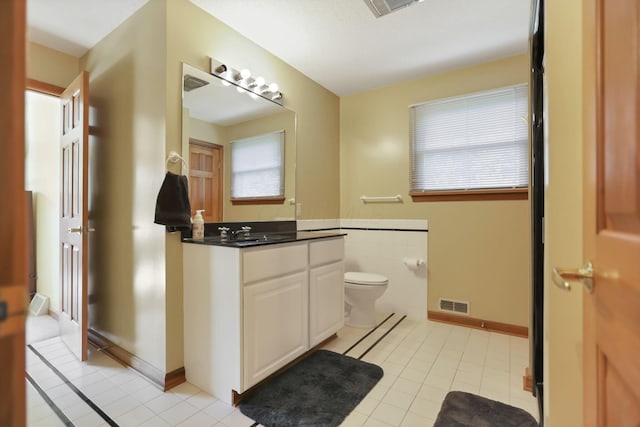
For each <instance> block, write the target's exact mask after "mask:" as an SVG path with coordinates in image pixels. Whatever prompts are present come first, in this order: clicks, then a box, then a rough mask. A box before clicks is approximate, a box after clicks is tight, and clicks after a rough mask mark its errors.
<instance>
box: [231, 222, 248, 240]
mask: <svg viewBox="0 0 640 427" xmlns="http://www.w3.org/2000/svg"><path fill="white" fill-rule="evenodd" d="M231 233H232V234H233V236H235V237H236V239H237V238H238V237H242V238H245V239H247V238H249V234H250V233H251V227H250V226H248V225H245V226H243V227H241V228H240V230H235V231H232V232H231Z"/></svg>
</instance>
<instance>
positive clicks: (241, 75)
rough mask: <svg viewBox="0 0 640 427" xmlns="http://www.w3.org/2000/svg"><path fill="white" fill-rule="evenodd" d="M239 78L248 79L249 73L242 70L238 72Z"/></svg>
mask: <svg viewBox="0 0 640 427" xmlns="http://www.w3.org/2000/svg"><path fill="white" fill-rule="evenodd" d="M240 77H242V78H243V79H248V78H249V77H251V71H249V70H247V69H246V68H244V69H242V71H240Z"/></svg>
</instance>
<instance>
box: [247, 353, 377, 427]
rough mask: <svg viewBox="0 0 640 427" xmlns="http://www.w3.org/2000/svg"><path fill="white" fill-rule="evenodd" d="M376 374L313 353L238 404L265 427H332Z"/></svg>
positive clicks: (365, 366)
mask: <svg viewBox="0 0 640 427" xmlns="http://www.w3.org/2000/svg"><path fill="white" fill-rule="evenodd" d="M382 375H383V372H382V368H380V367H379V366H376V365H373V364H371V363H367V362H363V361H361V360H358V359H354V358H352V357H349V356H343V355H341V354H338V353H334V352H332V351H327V350H318V351H316V352H315V353H313V354H312V355H311V356H309V357H307V358H306V359H303V360H301V361H300V362H299V363H297V364H296V365H294V366H292V367H291V368H289V369H287V370H286V371H285V372H283V373H282V374H280V375H278V376H277V377H274V378H271V379H270V380H268V381H267V382H266V383H264V384H263V385H262V386H260V387H259V388H258V389H257V390H256V391H255V392H254V393H252V394H251V395H249V396H248V397H247V398H245V399H244V400H242V402H241V403H240V411H241V412H242V413H243V414H245V415H246V416H247V417H249V418H252V419H253V420H255V421H256V422H258V423H260V424H262V425H263V426H265V427H287V426H323V427H324V426H326V427H329V426H338V425H340V423H341V422H342V421H343V420H344V418H345V417H346V416H347V415H349V413H350V412H351V411H352V410H353V408H355V407H356V405H358V403H360V401H361V400H362V399H363V398H364V397H365V396H366V395H367V393H369V391H370V390H371V389H372V388H373V386H374V385H376V383H377V382H378V381H379V380H380V378H382Z"/></svg>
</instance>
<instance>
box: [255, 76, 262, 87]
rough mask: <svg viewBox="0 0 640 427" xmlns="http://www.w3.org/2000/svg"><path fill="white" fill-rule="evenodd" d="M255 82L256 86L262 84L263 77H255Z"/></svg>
mask: <svg viewBox="0 0 640 427" xmlns="http://www.w3.org/2000/svg"><path fill="white" fill-rule="evenodd" d="M255 84H256V86H262V85H264V78H263V77H256V80H255Z"/></svg>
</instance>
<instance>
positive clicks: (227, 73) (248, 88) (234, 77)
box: [211, 58, 284, 105]
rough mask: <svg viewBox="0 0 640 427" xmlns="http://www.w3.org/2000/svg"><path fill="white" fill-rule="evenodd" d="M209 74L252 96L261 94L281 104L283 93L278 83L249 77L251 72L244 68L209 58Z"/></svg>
mask: <svg viewBox="0 0 640 427" xmlns="http://www.w3.org/2000/svg"><path fill="white" fill-rule="evenodd" d="M211 74H213V75H214V76H216V77H219V78H221V79H222V80H223V82H228V83H230V84H232V85H235V86H237V87H238V91H239V92H247V93H248V94H249V95H251V96H252V97H253V98H255V97H256V96H261V97H262V98H265V99H268V100H270V101H273V102H275V103H276V104H279V105H282V99H283V98H284V95H283V94H282V92H280V88H279V87H278V85H277V84H275V83H271V84H266V82H265V81H264V79H263V78H262V77H256V78H253V77H251V72H250V71H249V70H247V69H246V68H245V69H242V70H236V69H234V68H232V67H231V66H229V65H227V64H224V63H222V62H220V61H218V60H217V59H214V58H211Z"/></svg>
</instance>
